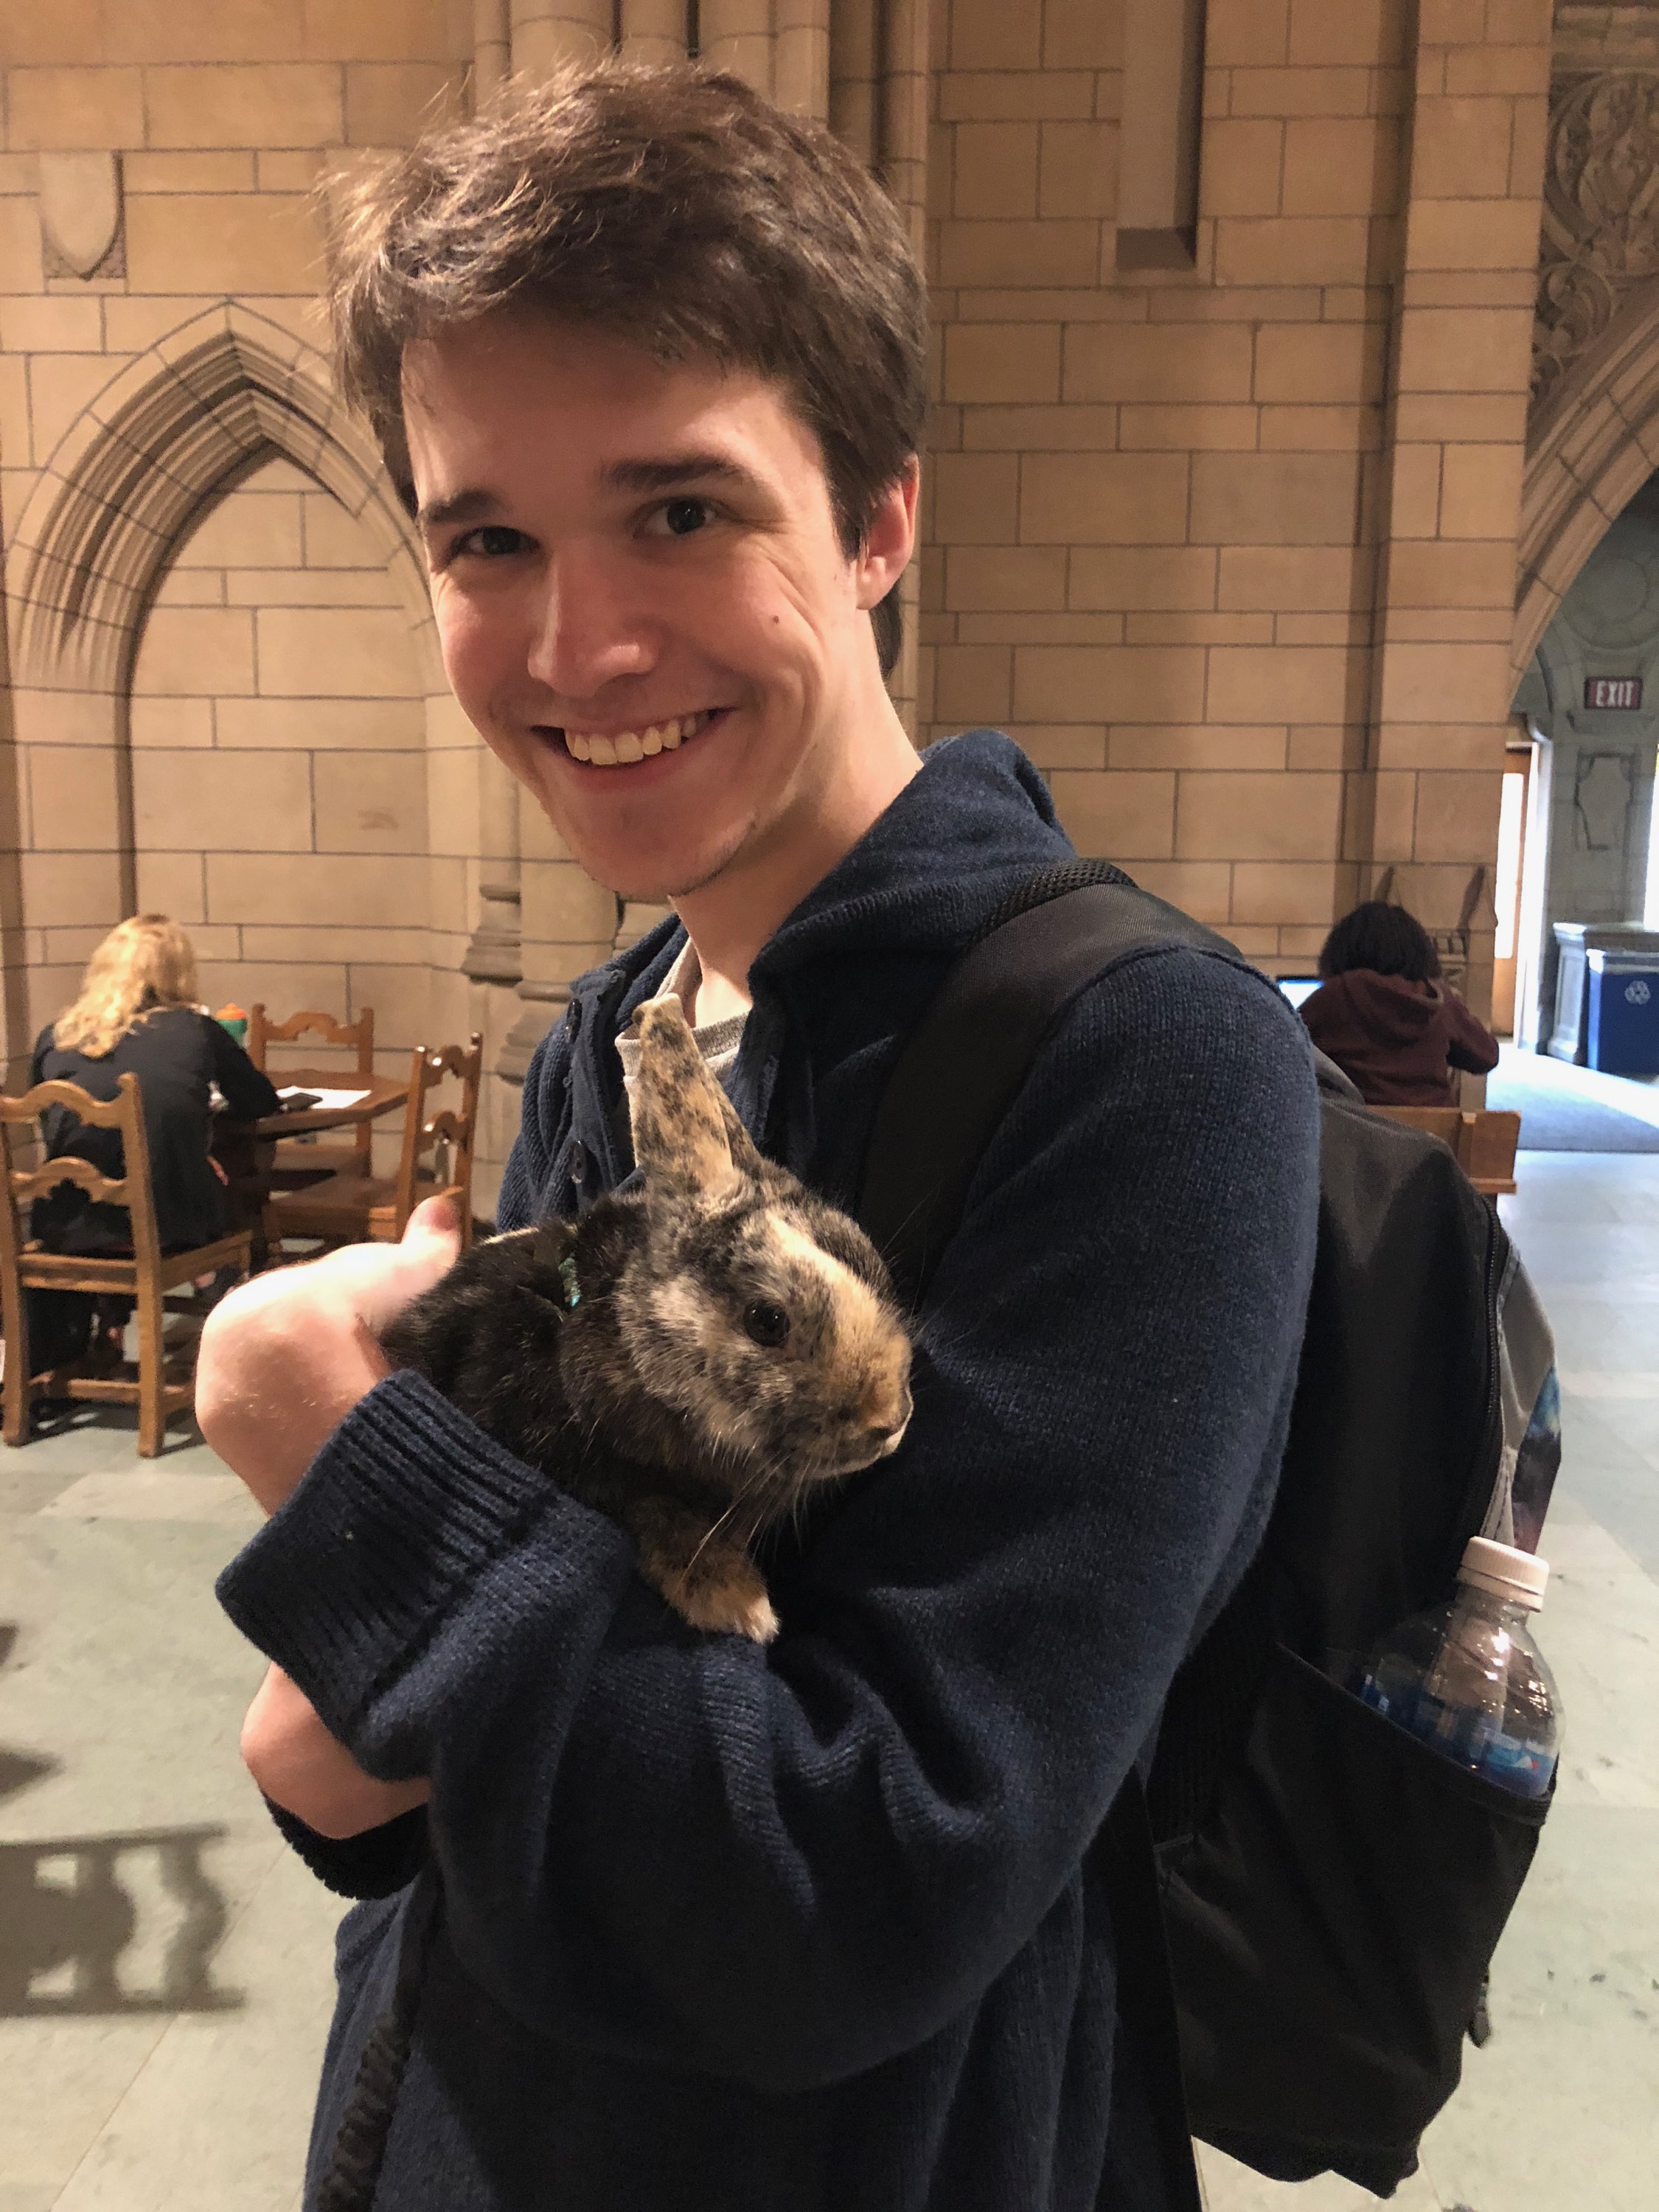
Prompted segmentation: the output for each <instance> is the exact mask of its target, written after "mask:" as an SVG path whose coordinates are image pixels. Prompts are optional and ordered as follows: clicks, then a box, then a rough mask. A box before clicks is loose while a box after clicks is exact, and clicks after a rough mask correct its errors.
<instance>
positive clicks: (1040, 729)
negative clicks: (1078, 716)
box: [1008, 722, 1106, 769]
mask: <svg viewBox="0 0 1659 2212" xmlns="http://www.w3.org/2000/svg"><path fill="white" fill-rule="evenodd" d="M1008 734H1009V735H1010V737H1012V738H1015V739H1016V740H1017V741H1018V744H1019V746H1020V748H1021V750H1023V751H1024V752H1025V753H1026V754H1028V755H1029V756H1030V759H1031V760H1032V761H1034V762H1035V763H1036V766H1037V767H1038V768H1042V769H1053V768H1069V769H1103V768H1104V767H1105V765H1106V732H1105V731H1104V730H1103V728H1102V727H1101V726H1100V724H1099V723H1097V722H1095V723H1088V722H1079V723H1053V722H1030V723H1028V722H1022V723H1021V724H1020V725H1019V726H1018V728H1016V729H1013V730H1011V731H1010V732H1009V733H1008Z"/></svg>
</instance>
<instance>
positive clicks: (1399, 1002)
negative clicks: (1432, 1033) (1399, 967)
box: [1325, 968, 1441, 1052]
mask: <svg viewBox="0 0 1659 2212" xmlns="http://www.w3.org/2000/svg"><path fill="white" fill-rule="evenodd" d="M1325 988H1326V989H1327V990H1328V992H1329V993H1330V994H1331V995H1332V997H1333V998H1334V999H1337V1000H1340V1001H1341V1003H1342V1005H1343V1006H1344V1007H1345V1009H1346V1012H1347V1013H1348V1015H1349V1018H1351V1019H1352V1021H1353V1022H1354V1024H1356V1026H1357V1027H1358V1028H1359V1029H1360V1030H1363V1031H1364V1035H1365V1036H1368V1037H1370V1039H1371V1040H1372V1041H1373V1042H1375V1043H1376V1044H1379V1045H1382V1046H1384V1047H1386V1048H1388V1049H1389V1051H1391V1052H1405V1051H1407V1050H1409V1048H1411V1047H1412V1046H1413V1045H1414V1044H1416V1043H1417V1042H1419V1040H1420V1039H1421V1038H1422V1037H1423V1036H1424V1035H1425V1033H1426V1032H1427V1031H1428V1030H1430V1029H1431V1028H1432V1027H1433V1025H1434V1023H1435V1022H1436V1020H1437V1018H1438V1017H1439V1013H1440V1006H1441V1001H1440V994H1439V993H1438V992H1437V991H1436V990H1435V989H1434V988H1433V987H1432V986H1431V987H1429V988H1428V989H1426V990H1425V987H1423V985H1422V984H1421V983H1413V981H1410V979H1409V978H1408V977H1407V976H1405V975H1378V974H1377V973H1376V969H1373V968H1350V969H1348V970H1347V972H1346V975H1337V976H1334V977H1333V978H1332V980H1331V981H1329V982H1328V983H1327V984H1326V986H1325Z"/></svg>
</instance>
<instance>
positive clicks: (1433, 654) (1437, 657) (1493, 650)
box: [1380, 643, 1514, 722]
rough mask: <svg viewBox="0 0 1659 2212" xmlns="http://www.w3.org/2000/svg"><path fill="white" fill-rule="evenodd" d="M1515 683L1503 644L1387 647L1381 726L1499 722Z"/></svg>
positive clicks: (1507, 705) (1384, 664) (1384, 657)
mask: <svg viewBox="0 0 1659 2212" xmlns="http://www.w3.org/2000/svg"><path fill="white" fill-rule="evenodd" d="M1513 689H1514V684H1513V681H1512V678H1511V676H1510V659H1509V653H1508V651H1507V650H1506V648H1505V647H1504V646H1503V645H1501V644H1498V645H1492V644H1488V645H1480V644H1468V643H1459V644H1455V645H1390V646H1389V647H1388V648H1387V649H1386V651H1385V652H1384V653H1383V683H1382V703H1381V708H1380V714H1381V718H1382V720H1383V721H1384V722H1474V721H1485V720H1490V721H1493V722H1499V721H1501V720H1503V718H1504V714H1505V713H1506V711H1507V710H1508V707H1509V703H1510V693H1511V691H1512V690H1513Z"/></svg>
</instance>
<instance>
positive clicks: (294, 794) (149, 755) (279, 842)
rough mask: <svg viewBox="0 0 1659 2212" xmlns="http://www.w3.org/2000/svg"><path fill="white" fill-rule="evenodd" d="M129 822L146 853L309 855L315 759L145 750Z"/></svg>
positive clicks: (138, 760)
mask: <svg viewBox="0 0 1659 2212" xmlns="http://www.w3.org/2000/svg"><path fill="white" fill-rule="evenodd" d="M132 816H133V829H134V833H135V836H136V838H137V844H138V848H139V849H140V850H141V851H144V850H149V851H156V852H161V851H168V852H188V853H204V852H210V853H215V854H219V855H221V856H228V855H234V854H246V853H308V852H309V851H310V850H311V847H312V797H311V757H310V755H309V754H308V753H302V752H291V753H279V752H219V751H215V752H210V753H202V752H197V751H189V752H168V751H165V750H161V749H160V748H148V749H146V750H144V751H143V752H135V753H134V755H133V757H132ZM224 918H225V917H224V916H222V915H216V919H218V920H222V919H224Z"/></svg>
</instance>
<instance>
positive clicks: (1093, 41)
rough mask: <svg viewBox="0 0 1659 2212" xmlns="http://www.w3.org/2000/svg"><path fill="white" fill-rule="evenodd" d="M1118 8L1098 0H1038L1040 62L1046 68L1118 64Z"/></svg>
mask: <svg viewBox="0 0 1659 2212" xmlns="http://www.w3.org/2000/svg"><path fill="white" fill-rule="evenodd" d="M1122 61H1123V27H1122V23H1121V20H1120V13H1119V10H1118V9H1115V8H1103V7H1102V6H1101V5H1100V4H1099V0H1042V66H1043V67H1044V69H1048V70H1071V69H1101V70H1115V69H1119V68H1121V66H1122Z"/></svg>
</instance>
